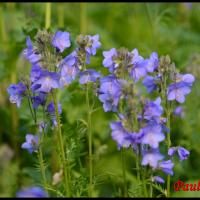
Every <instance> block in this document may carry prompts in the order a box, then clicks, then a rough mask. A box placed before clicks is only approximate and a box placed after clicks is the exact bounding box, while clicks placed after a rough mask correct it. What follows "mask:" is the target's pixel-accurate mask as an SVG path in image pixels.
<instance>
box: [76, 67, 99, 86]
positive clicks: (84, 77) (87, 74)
mask: <svg viewBox="0 0 200 200" xmlns="http://www.w3.org/2000/svg"><path fill="white" fill-rule="evenodd" d="M79 75H80V79H79V83H80V84H86V83H88V82H96V80H97V78H99V77H100V76H101V74H100V73H98V72H96V71H95V70H93V69H88V70H85V71H83V72H80V74H79Z"/></svg>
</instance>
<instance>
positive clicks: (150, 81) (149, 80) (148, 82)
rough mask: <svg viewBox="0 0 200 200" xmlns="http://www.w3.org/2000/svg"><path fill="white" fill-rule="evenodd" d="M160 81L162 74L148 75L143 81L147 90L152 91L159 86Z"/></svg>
mask: <svg viewBox="0 0 200 200" xmlns="http://www.w3.org/2000/svg"><path fill="white" fill-rule="evenodd" d="M159 81H160V76H156V77H153V76H146V77H145V78H144V80H143V81H142V83H143V85H144V86H145V87H146V88H147V92H148V93H151V92H153V91H154V90H156V89H157V88H158V85H157V83H158V82H159Z"/></svg>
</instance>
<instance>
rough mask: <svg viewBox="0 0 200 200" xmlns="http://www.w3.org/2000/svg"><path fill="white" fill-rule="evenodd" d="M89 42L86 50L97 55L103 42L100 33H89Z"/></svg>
mask: <svg viewBox="0 0 200 200" xmlns="http://www.w3.org/2000/svg"><path fill="white" fill-rule="evenodd" d="M88 39H89V41H88V43H87V45H86V47H85V50H86V52H87V53H88V54H89V55H95V54H96V50H97V49H98V48H100V47H101V43H100V42H99V35H93V36H91V35H88Z"/></svg>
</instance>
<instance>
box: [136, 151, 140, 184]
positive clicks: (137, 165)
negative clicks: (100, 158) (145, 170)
mask: <svg viewBox="0 0 200 200" xmlns="http://www.w3.org/2000/svg"><path fill="white" fill-rule="evenodd" d="M139 162H140V156H139V153H138V154H137V153H136V170H137V181H140V164H139Z"/></svg>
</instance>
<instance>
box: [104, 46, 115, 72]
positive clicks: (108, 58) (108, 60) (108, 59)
mask: <svg viewBox="0 0 200 200" xmlns="http://www.w3.org/2000/svg"><path fill="white" fill-rule="evenodd" d="M103 56H104V60H103V66H104V67H107V68H109V71H110V72H111V73H112V72H114V70H115V68H117V67H118V65H116V64H115V62H114V61H113V58H114V57H116V56H117V51H116V49H115V48H112V49H110V50H109V51H103Z"/></svg>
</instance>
